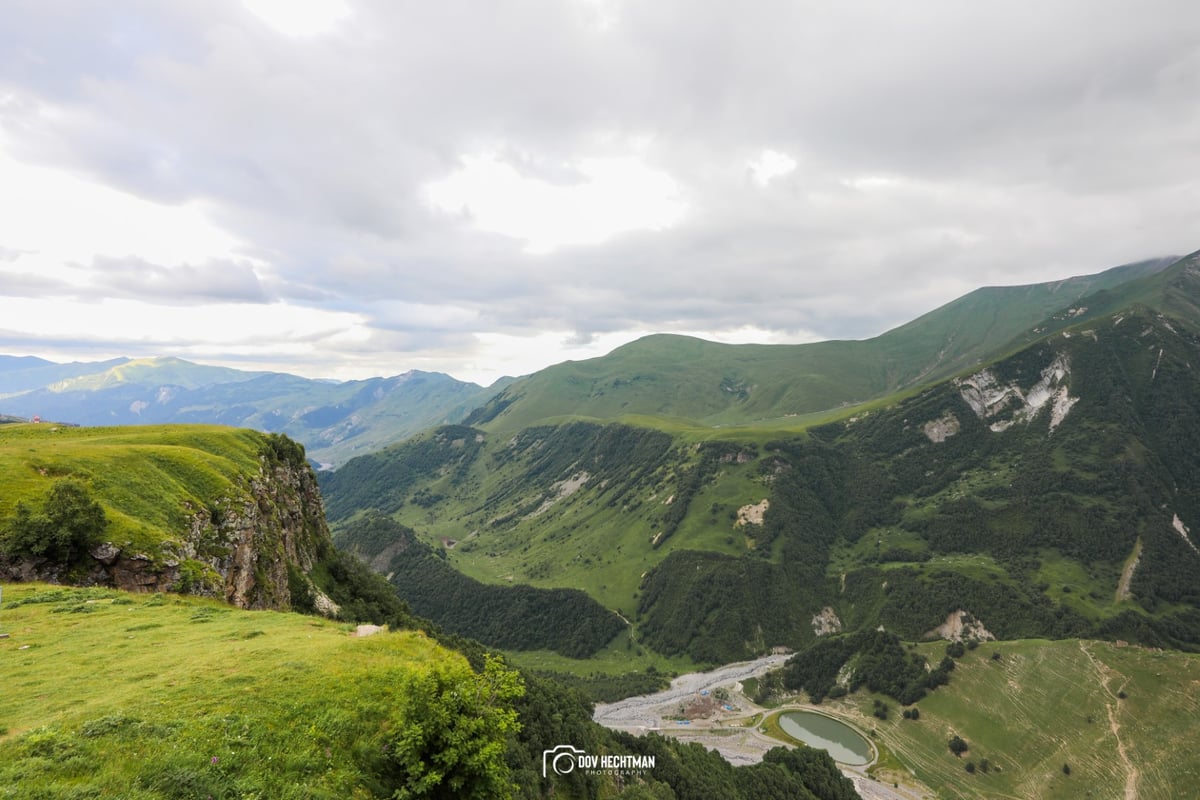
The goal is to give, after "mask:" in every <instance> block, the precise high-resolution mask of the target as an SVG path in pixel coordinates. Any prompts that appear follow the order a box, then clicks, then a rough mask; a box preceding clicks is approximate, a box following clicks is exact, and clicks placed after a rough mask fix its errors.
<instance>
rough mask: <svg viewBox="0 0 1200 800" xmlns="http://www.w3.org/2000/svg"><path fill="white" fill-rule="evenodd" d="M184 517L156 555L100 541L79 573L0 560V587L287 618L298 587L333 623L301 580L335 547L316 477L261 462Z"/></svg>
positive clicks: (280, 462) (267, 458)
mask: <svg viewBox="0 0 1200 800" xmlns="http://www.w3.org/2000/svg"><path fill="white" fill-rule="evenodd" d="M188 511H189V516H188V525H187V527H186V529H185V530H181V531H179V532H178V535H168V536H167V537H166V539H165V540H164V541H163V542H162V544H161V545H160V547H159V548H158V549H157V552H142V551H139V550H136V549H134V548H133V547H131V546H130V545H129V544H128V543H120V542H111V541H105V542H101V543H99V544H96V545H94V546H93V547H91V548H90V550H89V556H88V557H85V560H87V561H88V562H89V563H87V564H86V565H84V566H81V565H79V564H78V563H73V564H63V563H58V562H55V561H53V560H50V559H46V558H12V557H8V558H6V557H4V556H3V555H0V577H3V578H5V579H8V580H20V581H33V580H41V581H48V582H52V583H74V584H83V585H105V586H114V587H116V588H118V589H123V590H125V591H131V592H178V593H181V594H195V595H203V596H208V597H216V598H221V599H223V600H225V601H227V602H229V603H231V604H232V605H235V606H237V607H239V608H247V609H276V610H288V609H290V608H291V595H292V588H293V587H292V585H291V584H293V583H295V582H296V581H302V582H304V583H305V584H307V586H306V588H307V591H308V592H310V593H311V594H313V595H314V596H315V601H316V606H317V608H318V609H325V613H331V614H332V613H336V605H335V604H333V603H332V601H330V600H329V598H327V597H325V596H324V595H323V594H321V593H320V592H319V591H318V590H317V589H316V588H315V587H314V586H312V584H311V581H309V580H308V577H307V575H308V573H309V572H310V571H311V570H312V567H313V565H314V563H316V562H317V561H318V560H319V559H320V557H321V556H322V554H323V553H327V552H330V551H332V549H333V543H332V540H331V539H330V535H329V528H328V526H327V524H326V522H325V512H324V507H323V505H322V501H321V494H320V492H319V490H318V489H317V480H316V476H315V475H314V474H313V471H312V469H311V468H310V467H309V466H308V464H307V463H305V462H304V461H303V459H302V458H300V459H281V458H278V457H274V454H273V453H271V452H265V453H264V454H263V455H262V457H261V458H260V466H259V470H258V473H257V474H255V475H252V476H246V478H245V481H244V483H243V485H242V487H241V489H240V490H238V491H236V492H235V493H231V494H229V495H227V496H222V497H219V498H217V499H216V500H214V501H211V502H209V503H208V504H207V506H206V507H203V508H195V509H188Z"/></svg>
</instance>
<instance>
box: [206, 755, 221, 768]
mask: <svg viewBox="0 0 1200 800" xmlns="http://www.w3.org/2000/svg"><path fill="white" fill-rule="evenodd" d="M220 760H221V759H219V758H217V757H216V756H213V757H212V761H210V762H208V763H210V764H212V765H213V766H214V767H215V766H216V765H217V762H218V761H220Z"/></svg>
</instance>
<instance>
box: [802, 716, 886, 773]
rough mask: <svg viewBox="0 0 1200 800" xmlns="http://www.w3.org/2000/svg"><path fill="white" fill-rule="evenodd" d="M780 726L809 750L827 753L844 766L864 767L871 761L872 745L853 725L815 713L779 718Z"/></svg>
mask: <svg viewBox="0 0 1200 800" xmlns="http://www.w3.org/2000/svg"><path fill="white" fill-rule="evenodd" d="M779 727H781V728H783V730H784V731H785V732H786V733H787V734H788V735H789V736H794V737H795V738H797V739H799V740H800V741H802V742H804V743H805V744H806V745H808V746H809V747H815V748H817V749H819V750H824V751H825V752H827V753H829V755H830V756H832V757H833V760H834V761H837V762H838V763H840V764H849V765H851V766H861V765H863V764H868V763H870V761H871V744H870V742H868V741H867V740H866V739H864V738H863V737H862V735H861V734H859V732H858V731H856V730H854V729H853V728H851V727H850V726H849V725H846V724H844V723H841V722H838V721H837V720H836V719H833V718H832V717H827V716H825V715H824V714H814V713H813V712H811V711H788V712H786V713H783V714H780V715H779Z"/></svg>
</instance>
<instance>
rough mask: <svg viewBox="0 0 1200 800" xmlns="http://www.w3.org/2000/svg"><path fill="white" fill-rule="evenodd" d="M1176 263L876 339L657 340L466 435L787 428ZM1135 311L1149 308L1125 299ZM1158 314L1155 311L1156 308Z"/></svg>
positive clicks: (600, 362)
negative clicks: (641, 420) (683, 425)
mask: <svg viewBox="0 0 1200 800" xmlns="http://www.w3.org/2000/svg"><path fill="white" fill-rule="evenodd" d="M1174 261H1175V259H1155V260H1151V261H1145V262H1139V263H1137V264H1129V265H1126V266H1122V267H1115V268H1113V269H1109V270H1106V271H1104V272H1101V273H1098V274H1096V275H1087V276H1080V277H1075V278H1068V279H1066V280H1062V281H1054V282H1050V283H1039V284H1032V285H1028V286H1013V287H987V288H983V289H977V290H976V291H974V292H971V293H970V294H967V295H965V296H964V297H961V298H959V299H958V300H954V301H952V302H950V303H947V304H946V305H944V306H942V307H941V308H938V309H935V310H934V311H931V312H929V313H928V314H925V315H923V316H921V317H919V318H917V319H915V320H913V321H912V322H909V323H907V324H905V325H902V326H900V327H898V328H895V329H893V330H890V331H888V332H887V333H884V334H882V335H880V336H877V337H875V338H873V339H866V340H862V341H829V342H816V343H813V344H800V345H757V344H743V345H728V344H719V343H716V342H707V341H703V340H700V339H693V338H689V337H684V336H671V335H655V336H648V337H645V338H643V339H639V340H638V341H636V342H633V343H631V344H628V345H625V346H624V347H619V348H617V349H616V350H614V351H613V352H612V353H610V354H608V355H606V356H602V357H600V358H594V359H589V360H586V361H579V362H567V363H564V364H559V365H557V366H553V367H549V368H547V369H544V370H542V371H540V372H538V373H535V374H534V375H532V376H529V377H527V378H524V379H522V380H519V381H517V382H515V383H513V384H512V385H510V386H508V387H507V388H505V389H504V391H503V392H501V393H500V394H499V395H497V396H496V397H495V398H493V399H492V400H491V401H490V402H489V403H488V405H487V406H485V407H484V408H482V409H480V410H479V411H477V412H475V413H474V414H472V415H471V416H470V417H468V418H467V419H466V420H465V422H466V424H472V425H479V426H482V427H485V428H488V429H494V430H516V429H519V428H521V427H525V426H528V425H533V424H537V423H539V422H542V421H545V420H548V419H553V418H560V417H567V416H577V417H583V418H588V419H595V420H613V419H619V418H622V417H627V416H629V415H648V416H653V417H674V418H680V419H683V420H691V421H694V422H698V423H703V424H705V425H744V424H747V423H754V422H761V421H764V420H776V421H780V420H786V419H788V418H794V417H800V416H803V415H806V414H813V413H815V412H820V411H825V410H828V409H834V408H838V407H843V406H847V405H853V404H857V403H862V402H864V401H867V400H871V399H875V398H880V397H884V396H887V395H891V394H893V393H895V392H898V391H901V390H903V389H906V388H909V387H913V386H917V385H921V384H923V383H927V382H931V381H933V380H936V379H939V378H945V377H948V376H950V375H953V374H955V373H957V372H959V371H960V370H962V369H964V368H968V367H971V366H973V365H976V364H979V363H982V362H984V361H988V360H991V359H993V358H995V357H997V356H998V355H1001V354H1003V353H1004V352H1006V351H1007V349H1008V348H1009V347H1010V343H1011V342H1012V340H1013V339H1014V338H1015V337H1018V336H1020V335H1021V334H1024V333H1025V332H1026V331H1028V330H1030V329H1032V328H1034V327H1036V326H1037V325H1038V324H1039V323H1041V322H1042V321H1043V320H1045V319H1046V318H1047V317H1050V316H1051V315H1052V314H1054V313H1055V312H1058V311H1060V310H1063V309H1067V308H1070V307H1072V306H1074V305H1075V304H1076V303H1077V302H1078V301H1080V300H1081V299H1082V298H1083V297H1085V296H1088V295H1091V294H1094V293H1096V292H1101V291H1110V290H1116V289H1117V288H1118V287H1122V286H1125V285H1128V284H1129V283H1130V282H1131V281H1135V280H1136V279H1138V278H1148V276H1150V277H1149V278H1148V279H1151V278H1152V276H1154V275H1155V274H1157V273H1159V272H1161V271H1162V270H1163V269H1164V268H1166V267H1167V266H1168V265H1170V264H1172V263H1173V262H1174ZM1121 296H1122V297H1124V298H1125V299H1126V301H1127V302H1131V301H1133V300H1141V301H1142V302H1146V301H1145V300H1144V299H1142V298H1141V297H1130V296H1129V295H1128V294H1121ZM1156 307H1157V306H1156Z"/></svg>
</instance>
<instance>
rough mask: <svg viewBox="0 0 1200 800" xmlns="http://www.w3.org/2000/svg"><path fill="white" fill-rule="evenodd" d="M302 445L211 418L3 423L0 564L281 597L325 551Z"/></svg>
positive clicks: (277, 601) (268, 601)
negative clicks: (78, 424) (172, 422)
mask: <svg viewBox="0 0 1200 800" xmlns="http://www.w3.org/2000/svg"><path fill="white" fill-rule="evenodd" d="M303 453H304V451H303V448H301V447H300V446H299V445H297V444H296V443H294V442H292V441H290V440H288V439H286V438H285V437H282V436H279V435H265V434H260V433H257V432H254V431H248V430H235V429H228V428H214V427H210V426H158V427H155V426H144V427H136V428H69V427H62V426H58V425H54V424H41V425H36V424H27V425H5V426H3V427H2V428H0V473H2V474H3V475H4V492H3V493H2V494H0V575H3V576H4V577H5V578H6V579H9V580H26V581H27V580H34V579H41V580H47V579H48V580H54V581H58V582H66V583H81V584H102V585H111V586H117V587H120V588H123V589H128V590H132V591H148V590H154V591H176V592H183V593H190V594H200V595H207V596H212V597H220V598H222V599H224V600H226V601H228V602H231V603H233V604H235V605H238V606H241V607H244V608H289V607H290V605H291V599H292V591H293V589H295V588H296V586H295V584H296V582H297V581H301V582H303V581H304V580H305V578H304V575H306V574H307V573H308V572H310V571H311V570H312V568H313V566H314V564H316V563H317V562H318V561H319V560H320V559H321V558H322V557H323V556H327V555H329V553H330V550H331V543H330V539H329V531H328V528H327V527H326V524H325V519H324V511H323V508H322V504H321V497H320V493H319V492H318V490H317V486H316V480H315V477H314V475H313V473H312V470H311V469H310V468H309V466H308V465H307V464H306V463H305V461H304V454H303ZM289 580H290V582H291V583H290V584H289Z"/></svg>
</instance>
